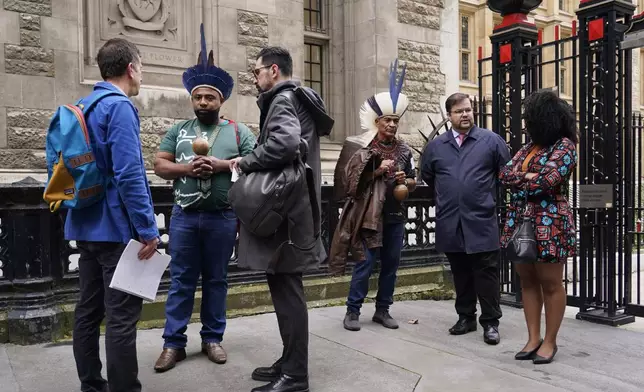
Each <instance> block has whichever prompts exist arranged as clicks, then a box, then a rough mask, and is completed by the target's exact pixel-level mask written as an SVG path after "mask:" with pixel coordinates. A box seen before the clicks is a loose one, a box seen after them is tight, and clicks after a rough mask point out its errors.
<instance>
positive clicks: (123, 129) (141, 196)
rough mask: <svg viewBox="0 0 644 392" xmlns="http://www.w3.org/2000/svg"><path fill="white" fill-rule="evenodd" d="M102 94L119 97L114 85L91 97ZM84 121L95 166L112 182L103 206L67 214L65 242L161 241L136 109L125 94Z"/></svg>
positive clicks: (108, 99) (96, 89)
mask: <svg viewBox="0 0 644 392" xmlns="http://www.w3.org/2000/svg"><path fill="white" fill-rule="evenodd" d="M104 89H108V90H113V91H117V92H121V91H120V89H119V88H118V87H116V86H114V85H113V84H111V83H108V82H99V83H97V84H96V85H95V86H94V92H93V93H92V94H95V93H97V92H100V91H102V90H104ZM86 121H87V128H88V131H89V137H90V140H91V142H92V147H93V151H94V155H95V158H96V165H97V166H98V168H99V170H100V171H101V172H103V173H105V175H108V176H113V178H112V180H111V181H110V183H109V184H108V185H107V188H106V193H105V197H104V198H103V199H102V200H101V201H100V202H98V203H96V204H93V205H91V206H89V207H86V208H83V209H81V210H68V211H67V220H66V222H65V239H67V240H70V241H71V240H76V241H97V242H98V241H100V242H103V241H104V242H122V243H127V242H129V240H130V239H136V240H140V239H143V240H146V241H147V240H150V239H153V238H156V237H158V236H159V231H158V229H157V225H156V219H155V215H154V209H153V207H152V194H151V193H150V187H149V185H148V182H147V176H146V173H145V165H144V161H143V152H142V150H141V140H140V138H139V125H140V124H139V115H138V111H137V109H136V108H135V107H134V105H133V104H132V102H131V101H130V99H129V98H128V97H127V96H126V95H125V94H123V93H122V92H121V95H110V96H108V97H105V98H103V99H102V100H101V101H100V102H98V103H97V104H96V106H95V107H94V109H93V110H92V111H91V112H90V113H88V115H87V120H86Z"/></svg>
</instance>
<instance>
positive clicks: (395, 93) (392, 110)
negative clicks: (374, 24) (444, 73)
mask: <svg viewBox="0 0 644 392" xmlns="http://www.w3.org/2000/svg"><path fill="white" fill-rule="evenodd" d="M397 63H398V61H395V63H394V64H393V65H392V67H391V72H390V76H389V77H390V86H394V88H393V89H392V90H391V91H389V92H384V93H379V94H376V95H374V96H371V97H370V98H369V99H367V101H365V103H364V104H363V105H362V108H361V110H360V123H361V126H362V128H364V129H366V130H367V132H365V133H363V134H362V135H360V136H358V137H351V138H348V139H347V142H345V145H344V147H343V151H342V152H341V155H340V160H339V161H338V165H337V167H336V175H335V179H334V186H335V188H336V191H337V192H336V197H343V196H347V200H346V202H345V204H344V208H343V211H342V215H341V217H340V221H339V223H338V226H337V228H336V231H335V234H334V236H333V241H332V244H331V251H330V255H329V270H330V272H331V274H334V275H335V274H342V273H344V269H345V265H346V261H347V255H348V253H349V252H351V255H352V257H353V259H354V260H355V261H356V265H355V267H354V268H353V276H352V278H351V286H350V289H349V296H348V298H347V313H346V316H345V318H344V328H345V329H347V330H349V331H359V330H360V321H359V316H360V308H361V307H362V303H363V302H364V299H365V297H366V295H367V291H368V289H369V277H370V275H371V272H372V270H373V266H374V264H375V262H376V259H377V258H378V255H379V258H380V264H381V270H380V276H379V278H378V294H377V296H376V312H375V314H374V315H373V318H372V320H373V321H374V322H376V323H379V324H382V325H383V326H384V327H386V328H391V329H395V328H398V323H397V322H396V320H395V319H394V318H393V317H391V315H390V314H389V307H390V306H391V304H392V303H393V294H394V288H395V285H396V273H397V271H398V265H399V263H400V254H401V250H402V246H403V243H404V235H405V221H406V220H407V212H406V210H405V207H404V205H403V203H402V200H403V199H404V198H406V196H405V195H403V196H402V197H396V196H399V195H398V192H401V191H403V193H404V190H405V188H406V191H407V192H410V191H413V190H414V188H415V186H416V182H415V180H414V178H415V172H414V167H413V158H412V152H411V148H410V147H409V146H408V145H407V144H406V143H405V142H404V141H402V140H400V139H398V138H397V137H396V132H397V131H398V123H399V121H400V118H401V116H402V115H403V114H404V113H405V111H406V109H407V106H408V104H409V101H408V99H407V97H406V96H405V95H404V94H400V89H401V87H402V79H403V77H404V76H403V77H401V78H400V80H399V81H397V80H396V79H397V77H396V73H397V66H398V64H397ZM403 75H404V73H403ZM356 148H359V149H358V150H357V151H356V152H355V153H353V154H351V151H353V150H355V149H356ZM348 156H350V158H349V159H348V162H347V157H348ZM402 184H404V186H403V190H401V189H397V190H396V191H394V189H395V188H396V187H397V186H398V185H402Z"/></svg>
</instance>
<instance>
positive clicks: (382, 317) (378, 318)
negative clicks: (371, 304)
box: [372, 310, 398, 329]
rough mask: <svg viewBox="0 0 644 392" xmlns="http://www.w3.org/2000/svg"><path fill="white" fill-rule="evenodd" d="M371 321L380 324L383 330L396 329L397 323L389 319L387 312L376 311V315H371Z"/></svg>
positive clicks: (391, 318)
mask: <svg viewBox="0 0 644 392" xmlns="http://www.w3.org/2000/svg"><path fill="white" fill-rule="evenodd" d="M372 320H373V321H374V322H376V323H378V324H382V326H383V327H385V328H389V329H397V328H398V322H397V321H396V320H394V318H393V317H391V315H390V314H389V311H388V310H376V313H374V314H373V318H372Z"/></svg>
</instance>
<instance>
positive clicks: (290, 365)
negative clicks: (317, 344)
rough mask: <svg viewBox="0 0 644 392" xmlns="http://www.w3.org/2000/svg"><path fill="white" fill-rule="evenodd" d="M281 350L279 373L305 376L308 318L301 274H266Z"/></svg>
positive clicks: (307, 354)
mask: <svg viewBox="0 0 644 392" xmlns="http://www.w3.org/2000/svg"><path fill="white" fill-rule="evenodd" d="M266 280H267V281H268V287H269V289H270V290H271V298H272V300H273V306H274V307H275V315H276V316H277V323H278V324H279V328H280V335H282V343H283V344H284V350H283V351H282V357H281V358H280V359H279V360H278V361H277V363H278V364H279V365H280V366H281V369H282V373H283V374H286V375H288V376H291V377H296V378H304V377H307V376H308V356H309V315H308V311H307V308H306V297H305V296H304V285H303V284H302V274H275V275H271V274H266Z"/></svg>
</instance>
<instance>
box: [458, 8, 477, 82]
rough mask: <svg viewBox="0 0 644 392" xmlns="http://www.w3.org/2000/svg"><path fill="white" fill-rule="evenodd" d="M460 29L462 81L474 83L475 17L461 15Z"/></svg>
mask: <svg viewBox="0 0 644 392" xmlns="http://www.w3.org/2000/svg"><path fill="white" fill-rule="evenodd" d="M460 20H461V25H460V29H459V65H460V72H459V74H460V79H461V81H467V82H472V83H473V82H474V81H475V77H474V68H475V66H474V61H475V59H474V55H473V50H472V42H473V39H474V37H473V32H474V26H473V23H474V17H473V15H471V14H464V13H461V14H460Z"/></svg>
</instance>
